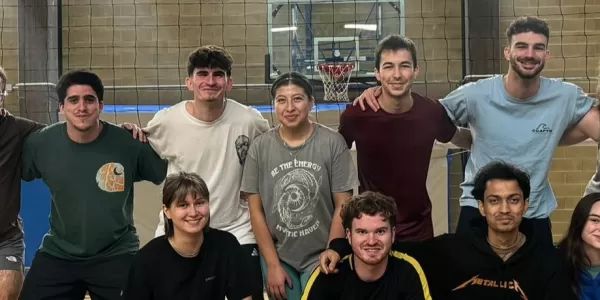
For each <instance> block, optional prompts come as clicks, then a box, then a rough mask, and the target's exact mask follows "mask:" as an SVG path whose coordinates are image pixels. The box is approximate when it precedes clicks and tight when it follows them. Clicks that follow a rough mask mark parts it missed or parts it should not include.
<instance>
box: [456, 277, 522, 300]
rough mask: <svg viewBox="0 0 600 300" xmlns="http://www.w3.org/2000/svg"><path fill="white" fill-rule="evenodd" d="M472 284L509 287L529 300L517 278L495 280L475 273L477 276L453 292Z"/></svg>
mask: <svg viewBox="0 0 600 300" xmlns="http://www.w3.org/2000/svg"><path fill="white" fill-rule="evenodd" d="M470 286H474V287H484V288H497V289H507V290H511V291H514V292H515V293H517V294H519V296H521V298H522V299H525V300H527V295H525V292H524V291H523V289H521V286H520V285H519V282H517V281H516V280H515V279H511V280H493V279H485V278H482V277H480V276H479V275H475V276H473V278H470V279H469V280H467V281H465V282H464V283H462V284H461V285H459V286H457V287H456V288H454V289H453V290H452V291H453V292H454V291H458V290H461V289H464V288H468V287H470Z"/></svg>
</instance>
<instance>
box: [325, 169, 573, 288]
mask: <svg viewBox="0 0 600 300" xmlns="http://www.w3.org/2000/svg"><path fill="white" fill-rule="evenodd" d="M472 193H473V196H474V197H475V199H478V203H479V211H480V212H481V214H482V215H483V216H484V217H483V218H479V219H474V220H473V221H472V222H471V230H470V232H468V233H464V234H445V235H441V236H438V237H435V238H433V239H431V240H429V241H425V242H418V243H406V242H399V243H395V244H394V245H393V250H396V251H402V252H404V253H407V255H410V256H412V257H414V259H416V260H417V261H418V263H419V264H420V265H421V266H422V268H423V270H424V273H425V274H426V278H427V281H428V283H429V287H430V289H431V296H432V298H433V299H443V300H455V299H456V300H459V299H460V300H470V299H473V300H480V299H486V300H494V299H503V300H510V299H515V300H516V299H526V300H537V299H540V300H550V299H556V300H559V299H560V300H570V299H576V298H575V296H574V295H573V294H572V291H571V289H570V286H569V281H568V280H567V277H566V273H565V271H564V270H563V267H562V264H561V257H560V255H559V253H558V251H557V249H556V248H554V247H553V246H552V245H547V244H544V243H540V242H538V240H537V239H536V232H535V231H534V229H533V226H531V224H530V222H529V221H527V220H526V219H523V215H524V214H525V212H526V211H527V207H528V205H529V202H528V197H529V193H530V183H529V177H528V175H527V174H526V173H524V172H523V171H521V170H519V169H517V168H515V167H514V166H512V165H510V164H506V163H503V162H492V163H490V164H488V165H487V166H485V167H483V168H482V169H481V170H480V171H479V172H478V174H477V176H476V178H475V180H474V188H473V192H472ZM349 248H350V247H348V242H347V241H345V240H344V239H336V240H334V241H332V242H331V245H330V249H329V250H326V251H325V252H324V253H323V254H322V255H321V269H322V272H324V273H335V272H336V262H337V261H339V256H338V254H337V253H340V254H342V255H346V254H348V253H349V252H350V251H351V250H350V249H349ZM337 268H338V270H339V269H340V267H339V266H337ZM373 299H380V298H373Z"/></svg>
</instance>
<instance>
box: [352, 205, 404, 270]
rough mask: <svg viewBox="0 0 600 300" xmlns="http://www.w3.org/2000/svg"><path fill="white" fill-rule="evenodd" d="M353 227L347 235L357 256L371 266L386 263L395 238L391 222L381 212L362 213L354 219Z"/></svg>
mask: <svg viewBox="0 0 600 300" xmlns="http://www.w3.org/2000/svg"><path fill="white" fill-rule="evenodd" d="M351 228H352V229H351V231H350V230H346V236H347V238H348V241H349V242H350V245H351V246H352V252H353V253H354V256H355V258H357V259H359V260H360V262H362V263H364V264H366V265H370V266H374V265H378V264H381V263H385V261H386V259H387V257H388V255H389V253H390V250H391V248H392V241H393V240H394V230H393V228H392V226H391V225H390V222H389V221H387V220H385V218H384V217H383V216H382V215H381V214H378V215H375V216H369V215H365V214H361V215H360V217H359V218H355V219H354V220H352V227H351Z"/></svg>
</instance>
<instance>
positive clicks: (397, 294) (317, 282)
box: [302, 251, 431, 300]
mask: <svg viewBox="0 0 600 300" xmlns="http://www.w3.org/2000/svg"><path fill="white" fill-rule="evenodd" d="M338 270H339V271H338V273H336V274H329V275H325V274H322V273H321V272H320V269H316V270H315V271H314V272H313V274H312V275H311V277H310V279H309V281H308V284H307V286H306V290H305V291H304V296H303V298H302V299H306V300H338V299H339V300H430V299H431V296H430V293H429V286H428V284H427V279H425V274H424V273H423V270H422V269H421V266H420V265H419V263H418V262H417V261H416V260H414V259H413V258H412V257H410V256H408V255H406V254H404V253H400V252H396V251H392V252H391V253H390V256H389V257H388V263H387V268H386V270H385V273H384V274H383V276H382V277H381V278H379V279H377V280H375V281H373V282H365V281H363V280H361V279H360V278H359V277H358V275H357V274H356V270H355V269H354V257H353V256H352V255H348V256H346V257H345V258H344V259H343V260H342V261H341V262H340V264H339V265H338Z"/></svg>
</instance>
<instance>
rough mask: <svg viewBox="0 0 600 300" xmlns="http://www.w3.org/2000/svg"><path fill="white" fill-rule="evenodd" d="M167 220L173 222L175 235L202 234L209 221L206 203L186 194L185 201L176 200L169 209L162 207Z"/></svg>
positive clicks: (201, 199)
mask: <svg viewBox="0 0 600 300" xmlns="http://www.w3.org/2000/svg"><path fill="white" fill-rule="evenodd" d="M163 211H164V213H165V215H166V216H167V218H169V219H171V221H173V228H174V233H175V234H197V233H200V232H202V230H204V228H205V227H206V226H208V222H209V219H210V210H209V206H208V201H207V200H205V199H204V198H202V197H194V196H192V195H191V194H188V195H187V196H186V197H185V199H181V200H176V201H173V202H172V203H171V206H170V207H168V208H167V207H166V206H164V205H163Z"/></svg>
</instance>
